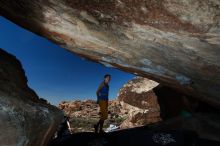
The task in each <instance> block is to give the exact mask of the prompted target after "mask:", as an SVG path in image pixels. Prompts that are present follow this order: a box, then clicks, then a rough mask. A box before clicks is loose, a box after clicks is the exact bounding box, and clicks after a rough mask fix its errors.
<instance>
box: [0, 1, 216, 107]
mask: <svg viewBox="0 0 220 146" xmlns="http://www.w3.org/2000/svg"><path fill="white" fill-rule="evenodd" d="M0 15H2V16H4V17H6V18H7V19H9V20H11V21H13V22H14V23H16V24H18V25H20V26H22V27H24V28H26V29H28V30H30V31H32V32H34V33H36V34H39V35H41V36H43V37H46V38H48V39H49V40H51V41H53V42H55V43H56V44H58V45H60V46H62V47H63V48H65V49H67V50H69V51H71V52H73V53H75V54H78V55H80V56H82V57H84V58H87V59H90V60H93V61H96V62H99V63H102V64H104V65H106V66H108V67H116V68H118V69H121V70H123V71H126V72H130V73H134V74H137V75H140V76H143V77H148V78H150V79H153V80H155V81H157V82H159V83H162V84H164V85H167V86H169V87H172V88H175V89H178V90H179V91H181V92H184V93H186V94H190V95H193V96H196V97H199V99H200V100H204V101H206V102H208V103H210V104H212V105H215V106H216V107H219V106H218V105H220V104H219V103H220V93H219V89H220V57H219V55H220V1H219V0H205V1H201V0H190V1H186V0H129V1H127V0H109V1H106V0H88V1H86V0H62V1H60V0H43V1H41V0H32V1H27V0H16V1H14V0H2V1H0Z"/></svg>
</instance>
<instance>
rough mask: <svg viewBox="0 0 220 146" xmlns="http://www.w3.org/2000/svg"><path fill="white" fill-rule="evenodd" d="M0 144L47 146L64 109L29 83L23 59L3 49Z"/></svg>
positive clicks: (0, 69)
mask: <svg viewBox="0 0 220 146" xmlns="http://www.w3.org/2000/svg"><path fill="white" fill-rule="evenodd" d="M0 117H1V118H0V129H1V133H0V145H1V146H46V145H47V143H48V141H49V139H50V138H51V137H52V135H53V134H54V132H55V131H56V128H57V126H58V125H59V123H60V121H61V119H62V117H63V113H62V112H61V111H60V110H59V109H58V108H56V107H54V106H52V105H49V104H48V103H47V102H46V101H45V100H43V99H39V98H38V96H37V95H36V93H35V92H34V91H33V90H32V89H30V88H29V87H28V85H27V78H26V77H25V73H24V71H23V69H22V66H21V64H20V62H19V61H18V60H17V59H16V58H15V57H14V56H12V55H10V54H8V53H7V52H5V51H3V50H2V49H0Z"/></svg>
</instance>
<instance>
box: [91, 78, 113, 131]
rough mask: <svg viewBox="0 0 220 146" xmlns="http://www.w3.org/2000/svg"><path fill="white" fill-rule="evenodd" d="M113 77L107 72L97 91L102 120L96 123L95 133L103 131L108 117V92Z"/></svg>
mask: <svg viewBox="0 0 220 146" xmlns="http://www.w3.org/2000/svg"><path fill="white" fill-rule="evenodd" d="M110 79H111V75H109V74H106V75H105V76H104V81H103V82H102V83H101V84H100V85H99V88H98V89H97V91H96V95H97V103H98V104H99V107H100V113H101V116H100V120H99V122H98V123H97V124H96V125H94V128H95V133H98V130H99V133H103V132H104V131H103V129H102V128H103V125H104V122H105V120H106V119H107V118H108V93H109V85H108V84H109V82H110Z"/></svg>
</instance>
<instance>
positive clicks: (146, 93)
mask: <svg viewBox="0 0 220 146" xmlns="http://www.w3.org/2000/svg"><path fill="white" fill-rule="evenodd" d="M157 85H158V83H156V82H154V81H151V80H148V79H145V78H141V77H137V78H135V79H133V80H131V81H129V82H128V83H127V84H125V85H124V87H122V88H121V90H120V92H119V94H118V98H117V99H116V100H112V101H109V119H108V120H107V122H106V126H108V125H109V124H110V123H111V124H115V125H117V126H120V128H131V127H135V126H141V125H145V124H149V123H155V122H158V121H160V120H161V119H160V107H159V105H158V103H157V96H156V95H155V94H154V92H153V90H152V89H153V88H154V87H156V86H157ZM59 108H60V109H63V110H64V112H65V113H66V114H67V115H68V116H70V117H71V120H70V121H71V124H72V127H73V132H81V131H92V130H93V129H92V126H93V124H95V123H96V122H97V121H98V119H99V107H98V105H97V104H96V102H95V101H93V100H86V101H79V100H78V101H72V102H62V103H60V104H59Z"/></svg>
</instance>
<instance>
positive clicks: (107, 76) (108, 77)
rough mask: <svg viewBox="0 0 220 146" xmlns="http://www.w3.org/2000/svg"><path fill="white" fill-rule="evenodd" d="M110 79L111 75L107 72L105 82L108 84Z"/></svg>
mask: <svg viewBox="0 0 220 146" xmlns="http://www.w3.org/2000/svg"><path fill="white" fill-rule="evenodd" d="M110 80H111V75H109V74H106V75H105V76H104V82H105V83H106V84H108V83H109V82H110Z"/></svg>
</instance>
